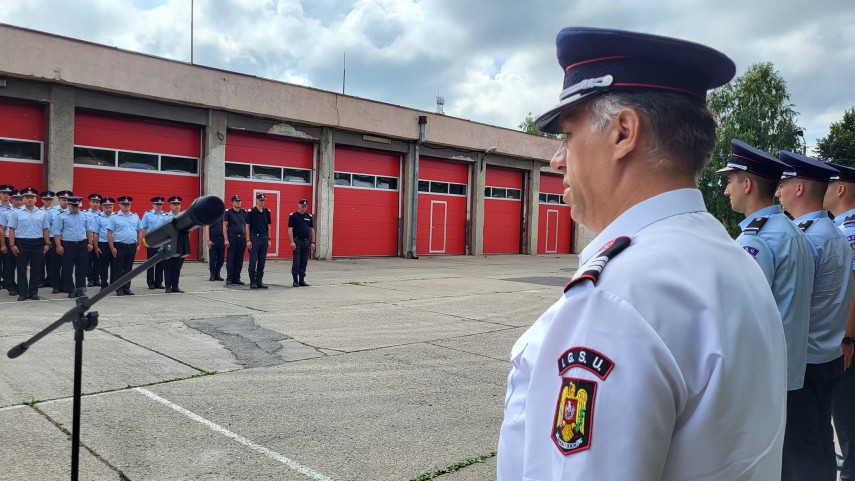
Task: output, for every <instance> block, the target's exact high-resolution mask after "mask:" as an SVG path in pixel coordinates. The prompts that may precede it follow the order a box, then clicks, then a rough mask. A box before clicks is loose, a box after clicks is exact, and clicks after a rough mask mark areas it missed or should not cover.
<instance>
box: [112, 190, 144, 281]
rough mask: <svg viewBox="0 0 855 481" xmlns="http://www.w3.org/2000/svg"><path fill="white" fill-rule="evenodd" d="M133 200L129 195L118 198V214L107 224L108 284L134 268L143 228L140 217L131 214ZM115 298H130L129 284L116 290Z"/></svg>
mask: <svg viewBox="0 0 855 481" xmlns="http://www.w3.org/2000/svg"><path fill="white" fill-rule="evenodd" d="M133 201H134V198H133V197H131V196H129V195H123V196H121V197H119V212H116V213H115V214H113V215H111V216H110V222H109V223H108V224H107V243H108V244H109V245H110V252H111V253H112V254H113V267H112V269H113V272H112V276H113V277H111V278H110V284H112V283H114V282H116V280H118V279H119V278H120V277H122V276H124V275H125V274H127V273H129V272H131V270H133V267H134V257H136V255H137V248H138V247H139V245H140V244H141V243H142V239H143V226H142V221H140V217H139V216H138V215H137V214H135V213H133V212H131V202H133ZM116 295H117V296H132V295H134V292H133V291H132V290H131V282H130V281H128V283H127V284H125V285H124V286H122V287H120V288H119V289H118V290H116Z"/></svg>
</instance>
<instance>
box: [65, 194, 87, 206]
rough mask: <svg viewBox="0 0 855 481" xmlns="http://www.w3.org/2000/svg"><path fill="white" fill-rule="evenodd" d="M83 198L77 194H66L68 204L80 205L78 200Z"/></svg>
mask: <svg viewBox="0 0 855 481" xmlns="http://www.w3.org/2000/svg"><path fill="white" fill-rule="evenodd" d="M81 200H83V197H80V196H78V195H69V196H68V204H69V205H80V201H81Z"/></svg>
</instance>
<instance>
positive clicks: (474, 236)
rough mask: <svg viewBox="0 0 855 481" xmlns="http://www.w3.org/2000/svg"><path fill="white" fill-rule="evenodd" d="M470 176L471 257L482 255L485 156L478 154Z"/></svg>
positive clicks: (485, 177)
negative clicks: (473, 170)
mask: <svg viewBox="0 0 855 481" xmlns="http://www.w3.org/2000/svg"><path fill="white" fill-rule="evenodd" d="M473 168H474V169H475V172H473V174H472V193H473V195H472V226H471V229H470V230H469V234H470V239H471V242H472V255H475V256H480V255H484V187H485V186H486V183H487V154H478V160H477V161H476V162H475V165H474V166H473Z"/></svg>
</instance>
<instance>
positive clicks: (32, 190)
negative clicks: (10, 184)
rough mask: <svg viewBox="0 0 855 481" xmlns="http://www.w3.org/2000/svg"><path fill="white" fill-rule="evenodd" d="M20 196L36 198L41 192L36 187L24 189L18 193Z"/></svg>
mask: <svg viewBox="0 0 855 481" xmlns="http://www.w3.org/2000/svg"><path fill="white" fill-rule="evenodd" d="M18 194H19V195H21V196H24V195H32V196H33V197H36V196H38V195H39V191H38V189H36V188H35V187H24V188H23V189H21V190H20V191H19V192H18Z"/></svg>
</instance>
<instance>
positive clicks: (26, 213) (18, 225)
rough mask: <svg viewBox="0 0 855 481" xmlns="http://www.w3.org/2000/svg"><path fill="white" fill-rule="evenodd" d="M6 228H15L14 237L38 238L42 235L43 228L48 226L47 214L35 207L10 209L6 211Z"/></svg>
mask: <svg viewBox="0 0 855 481" xmlns="http://www.w3.org/2000/svg"><path fill="white" fill-rule="evenodd" d="M6 215H7V216H8V221H9V223H8V225H7V226H6V228H7V230H8V229H15V238H16V239H39V238H42V237H44V230H45V229H47V228H48V223H47V214H45V212H44V211H42V210H39V209H36V208H35V207H33V210H28V209H26V208H21V209H12V210H10V211H8V212H7V214H6Z"/></svg>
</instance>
